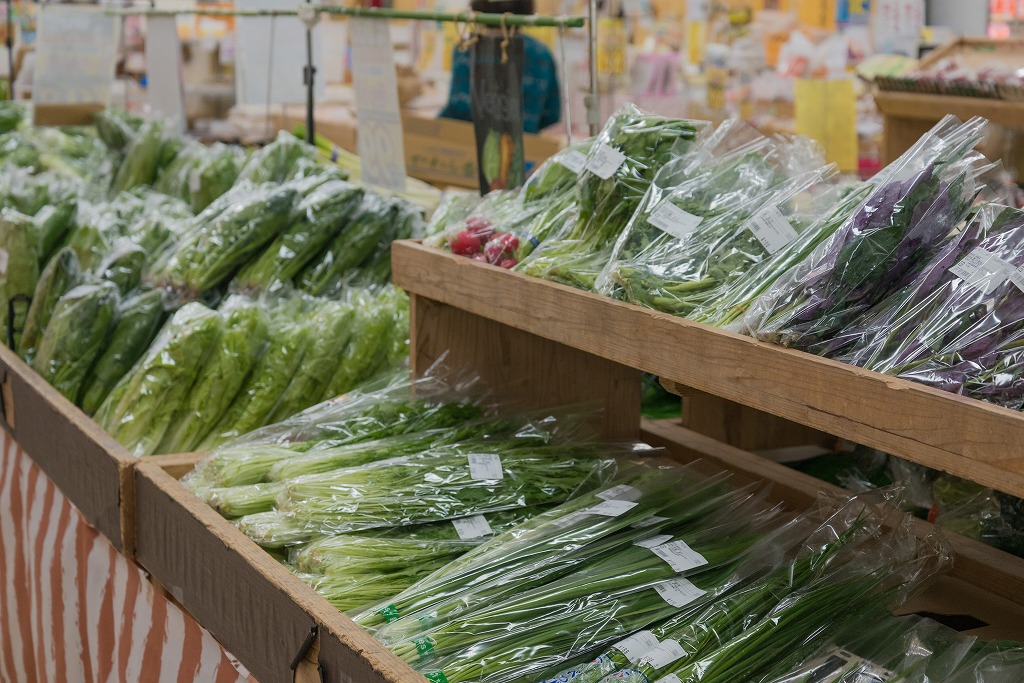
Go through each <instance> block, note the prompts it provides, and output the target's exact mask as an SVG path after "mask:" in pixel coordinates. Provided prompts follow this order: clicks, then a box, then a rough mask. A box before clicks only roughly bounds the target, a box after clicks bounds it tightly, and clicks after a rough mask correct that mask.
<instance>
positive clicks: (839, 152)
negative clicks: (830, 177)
mask: <svg viewBox="0 0 1024 683" xmlns="http://www.w3.org/2000/svg"><path fill="white" fill-rule="evenodd" d="M796 132H797V133H798V134H799V135H806V136H807V137H809V138H812V139H814V140H817V141H818V142H820V143H821V145H822V146H823V147H824V148H825V159H826V160H827V161H828V162H830V163H834V164H836V165H838V166H839V170H841V171H851V172H852V171H856V170H857V167H858V153H857V99H856V95H855V94H854V91H853V81H851V80H848V79H841V80H822V79H797V82H796Z"/></svg>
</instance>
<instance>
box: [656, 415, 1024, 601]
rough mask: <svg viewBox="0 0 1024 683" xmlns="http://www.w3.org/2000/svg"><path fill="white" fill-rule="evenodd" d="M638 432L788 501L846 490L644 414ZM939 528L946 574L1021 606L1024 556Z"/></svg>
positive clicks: (929, 527) (921, 527) (923, 531)
mask: <svg viewBox="0 0 1024 683" xmlns="http://www.w3.org/2000/svg"><path fill="white" fill-rule="evenodd" d="M641 435H642V438H643V440H644V441H646V442H647V443H649V444H651V445H652V446H661V447H664V448H667V449H669V451H670V452H673V453H675V454H678V453H679V452H680V449H681V450H682V451H683V452H686V453H690V454H692V455H693V457H694V458H695V459H696V458H708V459H711V460H713V461H715V462H716V463H718V464H720V465H722V466H723V467H725V468H726V469H730V470H733V471H736V472H741V473H743V474H745V475H747V476H749V477H751V478H753V479H759V480H763V481H768V482H771V483H772V484H773V491H774V492H775V493H776V495H777V496H778V497H779V498H781V499H782V500H784V501H785V502H787V503H789V504H790V505H793V506H801V505H809V504H810V503H811V502H812V501H813V500H814V498H815V496H816V495H817V494H818V492H819V491H833V492H838V493H845V492H844V491H843V489H841V488H839V487H838V486H834V485H833V484H829V483H828V482H824V481H822V480H820V479H817V478H815V477H812V476H811V475H809V474H804V473H803V472H799V471H797V470H794V469H792V468H789V467H786V466H785V465H782V464H779V463H776V462H773V461H771V460H768V459H767V458H763V457H761V456H758V455H755V454H754V453H750V452H748V451H744V450H741V449H739V448H735V447H733V446H730V445H728V444H725V443H722V442H720V441H716V440H715V439H713V438H710V437H707V436H704V435H702V434H698V433H697V432H694V431H692V430H689V429H686V428H685V427H683V426H682V425H680V424H678V423H677V422H675V421H674V420H647V419H644V420H643V421H642V423H641ZM934 529H935V526H934V525H933V524H929V523H928V522H926V521H924V520H917V521H916V523H915V530H916V532H917V534H918V536H919V537H923V536H927V535H928V534H929V533H931V532H932V531H933V530H934ZM942 533H943V535H944V536H945V537H946V538H947V539H948V540H949V542H950V544H951V545H952V546H953V548H954V549H955V551H956V560H955V562H954V565H953V570H952V572H951V573H950V575H951V576H953V577H954V578H959V579H963V580H965V581H968V582H969V583H971V584H973V585H975V586H978V587H980V588H983V589H985V590H986V591H988V592H990V593H993V594H994V595H997V596H999V597H1001V598H1004V599H1006V600H1010V601H1012V602H1014V603H1016V604H1020V605H1024V559H1022V558H1019V557H1016V556H1014V555H1010V554H1009V553H1005V552H1003V551H1001V550H999V549H997V548H993V547H992V546H989V545H985V544H984V543H981V542H980V541H976V540H974V539H971V538H967V537H965V536H961V535H960V534H956V533H952V532H949V531H942Z"/></svg>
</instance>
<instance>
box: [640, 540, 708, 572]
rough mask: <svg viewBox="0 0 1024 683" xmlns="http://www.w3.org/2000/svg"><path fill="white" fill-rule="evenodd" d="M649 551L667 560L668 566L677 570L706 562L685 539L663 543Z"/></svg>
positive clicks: (682, 570) (686, 569) (684, 569)
mask: <svg viewBox="0 0 1024 683" xmlns="http://www.w3.org/2000/svg"><path fill="white" fill-rule="evenodd" d="M651 552H653V553H654V554H655V555H657V556H658V557H660V558H661V559H663V560H665V561H666V562H668V566H670V567H672V569H674V570H676V571H677V572H685V571H688V570H690V569H693V568H694V567H700V566H701V565H705V564H707V563H708V561H707V560H706V559H704V556H703V555H701V554H700V553H698V552H697V551H696V550H694V549H693V548H691V547H690V546H688V545H686V541H672V542H671V543H665V544H663V545H659V546H658V547H656V548H651Z"/></svg>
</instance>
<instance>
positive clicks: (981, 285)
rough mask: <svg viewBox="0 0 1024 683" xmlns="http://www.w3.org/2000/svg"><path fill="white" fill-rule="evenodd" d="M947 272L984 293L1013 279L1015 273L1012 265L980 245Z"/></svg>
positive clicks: (989, 292)
mask: <svg viewBox="0 0 1024 683" xmlns="http://www.w3.org/2000/svg"><path fill="white" fill-rule="evenodd" d="M949 272H951V273H953V275H956V276H957V277H958V278H960V279H961V280H963V281H964V282H966V283H967V284H968V285H969V286H971V287H974V288H975V289H978V290H981V291H982V292H983V293H984V294H991V293H992V292H994V291H995V289H996V288H997V287H998V286H999V285H1001V284H1003V283H1004V282H1006V281H1007V280H1012V279H1014V277H1015V275H1016V271H1015V270H1014V268H1013V266H1011V265H1010V264H1009V263H1007V262H1006V261H1004V260H1003V259H1001V258H999V257H998V256H996V255H995V254H993V253H992V252H990V251H988V250H987V249H982V248H981V247H975V248H974V249H972V250H971V252H970V253H969V254H967V256H964V257H963V258H962V259H960V261H959V263H957V264H956V265H954V266H953V267H952V268H950V269H949ZM1014 284H1016V281H1015V282H1014ZM1018 286H1019V285H1018Z"/></svg>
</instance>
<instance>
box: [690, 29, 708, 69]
mask: <svg viewBox="0 0 1024 683" xmlns="http://www.w3.org/2000/svg"><path fill="white" fill-rule="evenodd" d="M687 28H688V29H689V31H688V33H689V35H688V36H687V40H686V46H687V53H688V56H689V58H690V64H700V63H702V62H703V61H704V50H705V46H706V45H707V40H708V22H706V21H690V22H688V26H687Z"/></svg>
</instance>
